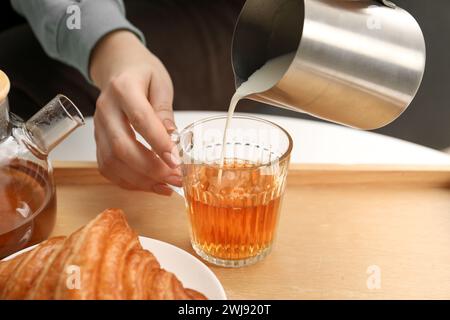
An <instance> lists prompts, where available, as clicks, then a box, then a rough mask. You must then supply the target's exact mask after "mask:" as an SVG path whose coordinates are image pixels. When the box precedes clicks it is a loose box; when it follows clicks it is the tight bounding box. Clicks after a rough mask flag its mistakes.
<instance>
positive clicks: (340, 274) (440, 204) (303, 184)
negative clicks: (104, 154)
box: [54, 162, 450, 299]
mask: <svg viewBox="0 0 450 320" xmlns="http://www.w3.org/2000/svg"><path fill="white" fill-rule="evenodd" d="M55 181H56V183H57V196H58V219H57V225H56V228H55V231H54V234H68V233H71V232H72V231H74V230H75V229H77V228H78V227H80V226H82V225H84V224H85V223H87V222H88V221H89V220H90V219H92V218H93V217H95V216H96V215H97V214H98V213H99V212H101V211H102V210H104V209H105V208H108V207H118V208H122V209H123V210H124V211H125V212H126V214H127V216H128V220H129V222H130V224H131V225H132V227H133V228H135V229H136V230H137V232H138V233H139V234H140V235H143V236H147V237H151V238H155V239H159V240H162V241H166V242H169V243H172V244H174V245H176V246H178V247H180V248H182V249H184V250H186V251H188V252H190V253H192V254H194V253H193V250H192V248H191V246H190V241H189V231H188V220H187V215H186V212H185V207H184V201H183V199H182V198H181V197H179V196H178V195H176V194H174V195H173V196H172V197H170V198H166V197H162V196H158V195H153V194H148V193H143V192H130V191H124V190H121V189H119V188H118V187H116V186H113V185H111V184H109V183H108V182H107V181H106V180H105V179H104V178H102V177H101V176H100V175H99V174H98V172H97V170H96V167H95V164H93V163H65V162H62V163H57V164H56V166H55ZM211 269H212V270H213V272H214V273H215V274H216V275H217V276H218V278H219V279H220V281H221V282H222V284H223V286H224V288H225V290H226V293H227V295H228V297H229V298H230V299H382V298H395V299H397V298H400V299H403V298H412V299H416V298H418V299H420V298H437V299H440V298H447V299H449V298H450V167H386V166H381V167H380V166H375V167H373V166H372V167H369V166H330V165H293V166H291V171H290V174H289V177H288V186H287V190H286V195H285V200H284V204H283V208H282V213H281V218H280V225H279V231H278V239H277V241H276V244H275V247H274V250H273V252H272V253H271V254H270V255H269V256H268V257H267V258H266V259H265V260H264V261H262V262H259V263H257V264H255V265H253V266H249V267H245V268H240V269H226V268H219V267H214V266H211Z"/></svg>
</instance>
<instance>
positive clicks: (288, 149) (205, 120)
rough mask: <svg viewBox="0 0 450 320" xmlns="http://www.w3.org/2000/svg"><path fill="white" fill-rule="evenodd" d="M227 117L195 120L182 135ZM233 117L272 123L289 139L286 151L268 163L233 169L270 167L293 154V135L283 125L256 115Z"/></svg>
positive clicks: (220, 116) (211, 165)
mask: <svg viewBox="0 0 450 320" xmlns="http://www.w3.org/2000/svg"><path fill="white" fill-rule="evenodd" d="M227 117H228V116H227V115H217V116H211V117H206V118H203V119H200V120H198V121H194V122H192V123H191V124H189V125H187V126H186V127H185V128H184V129H183V130H181V132H180V136H183V135H184V134H185V133H186V132H187V131H188V130H190V129H192V128H194V127H195V126H198V125H200V124H203V123H206V122H211V121H214V120H223V119H225V120H227ZM233 119H244V120H251V121H255V122H263V123H265V124H268V125H270V126H272V127H276V128H278V129H279V130H281V132H283V133H284V135H285V136H286V137H287V139H288V147H287V148H286V151H284V153H283V154H282V155H281V156H280V157H278V158H277V159H275V160H272V161H270V162H266V163H260V164H256V165H254V166H250V167H242V168H233V170H236V171H240V170H253V169H258V168H261V167H270V166H272V165H273V164H275V163H280V162H283V161H286V160H287V159H288V158H289V156H290V155H291V152H292V148H293V140H292V137H291V135H290V134H289V132H287V130H286V129H284V128H283V127H281V126H280V125H278V124H276V123H275V122H273V121H270V120H266V119H263V118H260V117H256V116H246V115H236V116H234V115H233V118H232V119H231V121H233ZM202 165H205V166H207V167H217V164H215V165H213V164H209V163H203V162H202Z"/></svg>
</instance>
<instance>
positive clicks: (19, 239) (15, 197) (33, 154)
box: [0, 71, 84, 259]
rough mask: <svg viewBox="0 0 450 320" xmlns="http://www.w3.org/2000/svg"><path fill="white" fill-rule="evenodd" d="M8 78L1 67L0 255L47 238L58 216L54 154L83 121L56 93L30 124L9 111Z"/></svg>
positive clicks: (32, 118)
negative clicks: (50, 158)
mask: <svg viewBox="0 0 450 320" xmlns="http://www.w3.org/2000/svg"><path fill="white" fill-rule="evenodd" d="M8 92H9V80H8V78H7V77H6V75H5V74H4V73H3V72H2V71H0V259H1V258H3V257H5V256H8V255H10V254H11V253H13V252H15V251H17V250H20V249H22V248H25V247H27V246H30V245H33V244H35V243H38V242H40V241H42V240H44V239H46V238H47V237H48V236H49V235H50V233H51V232H52V230H53V227H54V224H55V218H56V195H55V187H54V183H53V176H52V167H51V164H50V162H49V161H48V158H47V156H48V154H49V152H50V151H51V150H52V149H53V148H54V147H55V146H56V145H57V144H58V143H60V142H61V141H62V140H63V139H64V138H65V137H66V136H67V135H68V134H70V133H71V132H72V131H73V130H75V129H76V128H77V127H79V126H81V125H82V124H83V123H84V119H83V116H82V115H81V113H80V112H79V110H78V109H77V108H76V107H75V105H74V104H73V103H72V102H71V101H70V100H69V99H68V98H67V97H65V96H63V95H57V96H56V97H55V98H54V99H53V100H51V101H50V102H49V103H48V104H47V105H46V106H45V107H44V108H42V109H41V110H40V111H39V112H38V113H36V114H35V115H34V116H33V117H31V118H30V119H29V120H28V121H27V122H24V121H22V119H20V118H19V117H17V116H15V115H14V114H12V113H9V105H8V100H7V97H6V96H7V94H8Z"/></svg>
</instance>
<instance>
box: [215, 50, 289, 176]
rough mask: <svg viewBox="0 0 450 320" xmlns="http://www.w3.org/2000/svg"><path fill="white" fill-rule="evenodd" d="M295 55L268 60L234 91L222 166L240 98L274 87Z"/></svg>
mask: <svg viewBox="0 0 450 320" xmlns="http://www.w3.org/2000/svg"><path fill="white" fill-rule="evenodd" d="M294 56H295V52H291V53H288V54H284V55H282V56H279V57H276V58H274V59H271V60H269V61H267V62H266V63H265V64H264V65H263V66H262V67H261V68H260V69H258V70H256V71H255V72H254V73H253V74H252V75H251V76H250V77H249V78H248V80H247V81H245V82H243V83H242V84H241V85H240V86H239V87H238V88H237V90H236V92H235V93H234V95H233V97H232V98H231V101H230V107H229V108H228V117H227V121H226V123H225V129H224V135H223V142H222V153H221V156H220V162H219V165H220V168H222V167H223V165H224V162H225V151H226V150H225V148H226V142H227V132H228V130H229V126H230V123H231V121H232V118H233V114H234V111H235V109H236V106H237V104H238V102H239V100H241V99H244V98H245V97H247V96H249V95H251V94H254V93H258V92H262V91H265V90H267V89H269V88H271V87H273V86H274V85H275V84H277V82H278V81H279V80H280V79H281V78H282V76H283V75H284V73H285V72H286V70H287V69H288V68H289V65H290V64H291V63H292V61H293V59H294ZM221 176H222V170H221V169H220V170H219V176H218V179H219V181H220V179H221Z"/></svg>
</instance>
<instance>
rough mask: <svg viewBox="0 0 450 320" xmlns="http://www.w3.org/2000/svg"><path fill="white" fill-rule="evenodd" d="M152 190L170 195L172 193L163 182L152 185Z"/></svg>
mask: <svg viewBox="0 0 450 320" xmlns="http://www.w3.org/2000/svg"><path fill="white" fill-rule="evenodd" d="M153 191H155V192H156V193H159V194H162V195H166V196H170V195H171V194H172V193H173V190H172V189H170V188H169V187H168V186H167V185H166V184H164V183H158V184H155V185H154V186H153Z"/></svg>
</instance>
